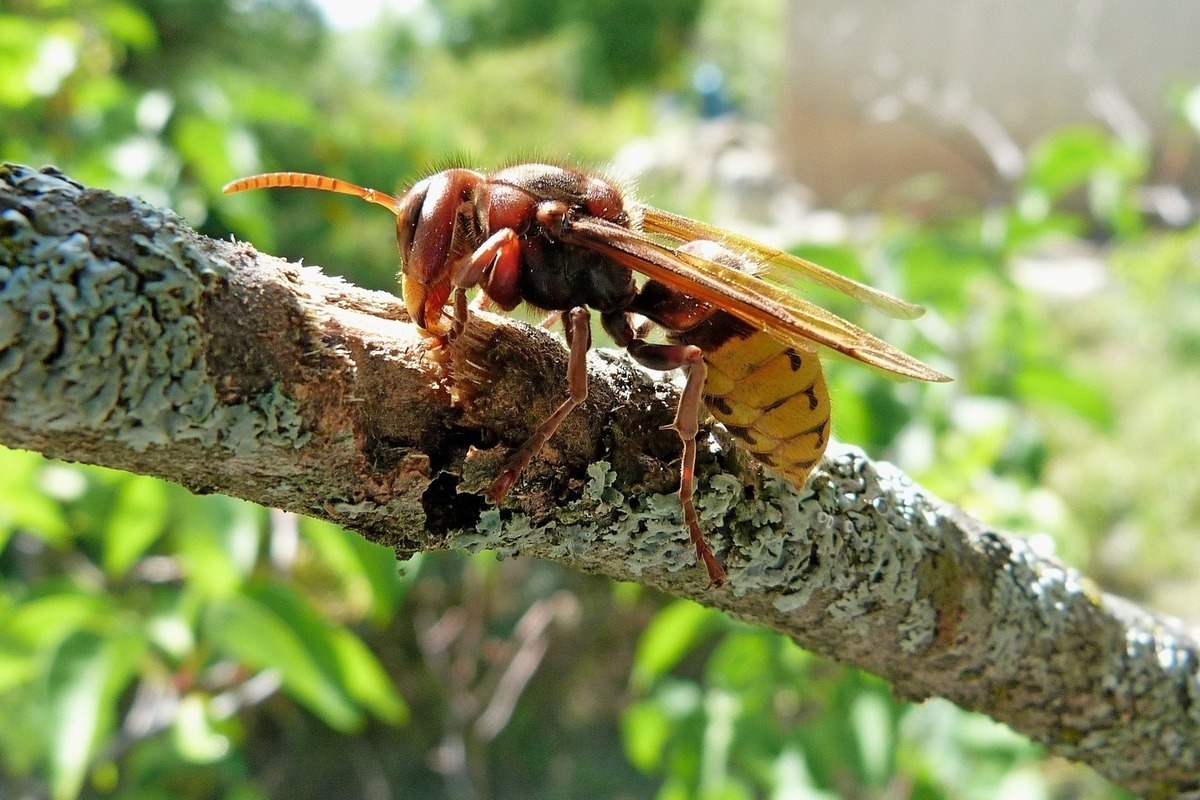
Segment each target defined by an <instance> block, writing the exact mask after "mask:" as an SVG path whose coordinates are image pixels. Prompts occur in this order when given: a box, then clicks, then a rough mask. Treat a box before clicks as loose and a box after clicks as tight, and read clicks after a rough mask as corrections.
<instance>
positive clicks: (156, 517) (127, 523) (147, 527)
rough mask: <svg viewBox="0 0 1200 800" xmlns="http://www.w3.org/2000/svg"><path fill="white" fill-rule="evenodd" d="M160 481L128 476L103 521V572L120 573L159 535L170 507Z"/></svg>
mask: <svg viewBox="0 0 1200 800" xmlns="http://www.w3.org/2000/svg"><path fill="white" fill-rule="evenodd" d="M167 492H168V487H167V485H166V484H164V483H163V482H162V481H159V480H155V479H154V478H147V477H144V476H140V475H130V476H129V478H128V479H127V480H125V481H123V482H122V483H121V484H120V486H119V487H118V489H117V498H116V502H115V503H114V505H113V508H112V509H111V511H110V512H109V514H108V517H107V519H106V520H105V522H104V559H103V560H104V571H105V572H106V573H107V574H108V575H109V576H110V577H113V578H119V577H121V576H123V575H124V574H125V573H126V572H127V571H128V570H129V568H130V567H131V566H133V564H134V562H136V561H137V560H138V559H139V558H141V556H142V554H143V553H145V552H146V550H147V549H148V548H149V547H150V546H151V545H152V544H154V542H155V541H156V540H157V539H158V537H159V536H160V535H161V534H162V532H163V530H164V528H165V525H166V521H167V513H168V511H169V509H170V506H169V502H168V498H167Z"/></svg>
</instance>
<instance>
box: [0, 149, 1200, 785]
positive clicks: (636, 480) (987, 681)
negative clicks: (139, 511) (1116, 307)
mask: <svg viewBox="0 0 1200 800" xmlns="http://www.w3.org/2000/svg"><path fill="white" fill-rule="evenodd" d="M589 372H590V375H589V387H590V397H589V399H588V401H587V403H586V404H585V406H584V407H583V408H582V409H580V410H578V411H577V412H576V413H574V414H573V415H572V416H571V417H570V418H569V419H568V421H567V423H566V424H565V425H564V427H563V429H562V431H561V432H560V433H559V435H558V436H556V437H555V438H554V440H553V441H552V442H551V444H550V446H549V447H548V448H547V450H546V452H545V453H544V454H543V455H542V457H540V458H538V459H536V460H535V461H534V463H533V464H532V465H531V467H530V469H529V470H528V471H527V473H526V475H525V476H524V477H523V478H522V481H521V482H520V483H519V485H518V487H517V490H516V491H515V492H514V493H513V495H512V496H511V497H510V499H509V500H507V501H506V502H505V503H504V505H503V506H502V507H501V508H499V509H496V508H491V507H489V506H488V505H486V504H485V502H484V501H483V499H482V497H481V495H482V491H483V489H484V488H485V487H486V486H487V483H488V481H489V479H490V477H491V476H492V475H493V474H494V472H495V470H496V469H497V467H498V465H499V463H500V462H501V461H502V459H503V457H504V455H505V453H507V452H508V448H510V447H512V446H514V445H515V444H517V443H519V442H520V441H521V440H522V438H523V437H524V435H525V433H526V432H528V431H529V429H530V428H531V427H532V426H533V425H535V424H536V423H537V422H538V421H539V420H540V419H542V418H544V417H545V416H546V415H547V414H548V413H549V411H551V410H552V409H553V407H554V406H555V405H556V404H557V403H558V402H559V401H560V400H561V399H562V398H563V397H564V396H565V351H564V349H563V347H562V345H561V343H560V342H559V340H558V339H557V338H555V337H553V336H551V335H550V334H547V333H546V332H544V331H541V330H537V329H534V328H531V327H529V326H527V325H521V324H517V323H514V322H511V321H508V320H505V319H502V318H498V317H493V316H489V315H479V316H477V317H476V318H474V319H473V321H472V323H471V325H470V326H469V328H468V333H467V334H466V335H464V336H463V337H461V338H460V339H459V340H457V341H456V343H455V345H454V346H453V347H449V348H443V349H440V350H430V349H429V348H428V346H427V342H426V341H425V340H424V339H423V338H422V336H421V334H420V332H419V331H417V330H416V329H415V328H414V327H413V326H412V325H410V324H408V322H407V321H406V318H405V316H404V313H403V309H402V306H401V304H400V302H399V301H398V300H397V299H396V298H394V297H392V296H391V295H387V294H383V293H378V292H367V291H363V290H361V289H358V288H355V287H353V286H351V285H349V284H347V283H345V282H343V281H341V280H338V279H336V278H330V277H327V276H325V275H323V274H321V272H320V271H319V270H318V269H315V268H312V267H301V266H298V265H295V264H290V263H286V262H283V261H280V260H278V259H276V258H272V257H270V256H265V255H261V254H258V253H256V252H255V251H254V250H253V249H252V248H251V247H249V246H247V245H244V244H239V243H231V242H220V241H214V240H211V239H206V238H204V237H201V236H199V235H198V234H196V233H195V232H193V231H191V230H190V229H188V228H187V227H186V226H185V225H184V224H183V223H182V222H181V221H180V220H178V219H177V218H176V217H174V216H173V215H171V214H170V213H169V212H164V211H160V210H158V209H155V208H153V207H151V206H149V205H147V204H145V203H143V202H141V201H138V200H134V199H129V198H123V197H118V196H114V195H112V194H109V193H107V192H104V191H98V190H90V189H86V188H84V187H83V186H81V185H79V184H77V183H75V182H73V181H71V180H70V179H68V178H66V177H65V176H63V175H61V174H58V173H55V172H53V171H43V172H38V171H34V170H31V169H28V168H25V167H16V166H5V167H3V168H2V169H0V443H3V444H5V445H7V446H10V447H20V448H27V449H31V450H38V451H40V452H43V453H45V454H47V455H49V456H53V457H57V458H64V459H69V460H74V461H84V462H88V463H94V464H103V465H106V466H110V467H117V468H120V469H126V470H130V471H134V472H139V473H143V474H148V475H156V476H160V477H163V478H167V479H170V480H173V481H177V482H179V483H181V484H183V485H184V486H187V487H189V488H190V489H192V490H193V491H196V492H221V493H226V494H230V495H236V496H238V497H243V498H247V499H250V500H254V501H256V502H259V503H262V504H264V505H270V506H278V507H281V508H286V509H290V510H293V511H297V512H301V513H305V514H311V515H314V516H319V517H324V518H327V519H332V520H334V521H336V522H339V523H341V524H342V525H344V526H346V527H348V528H350V529H353V530H356V531H358V532H360V533H361V534H362V535H364V536H366V537H367V538H369V539H371V540H373V541H376V542H381V543H383V544H387V545H390V546H393V547H395V548H396V550H397V553H398V554H399V555H401V556H403V555H406V554H410V553H413V552H417V551H422V550H433V549H440V548H460V549H466V550H479V549H488V550H495V551H498V552H500V553H502V554H504V555H518V554H519V555H526V556H537V557H541V558H547V559H551V560H554V561H558V562H561V563H563V564H567V565H570V566H573V567H575V568H578V569H583V570H587V571H592V572H598V573H602V574H605V575H608V576H611V577H612V578H615V579H621V580H633V581H637V582H640V583H643V584H645V585H648V586H654V587H657V588H659V589H661V590H663V591H665V592H668V593H670V594H673V595H676V596H680V597H688V598H691V599H693V600H696V601H697V602H700V603H703V604H705V605H708V606H712V607H716V608H721V609H724V610H726V611H727V612H729V613H730V614H733V615H735V616H737V617H738V618H740V619H743V620H745V621H747V622H750V623H753V624H756V625H762V626H765V627H768V628H771V629H774V630H776V631H779V632H781V633H784V634H786V635H788V636H791V637H792V638H794V639H795V640H796V641H797V642H798V643H800V644H801V645H802V646H804V647H806V648H808V649H810V650H813V651H816V652H819V653H821V654H824V655H827V656H830V657H832V658H835V659H837V660H839V661H842V662H844V663H848V664H852V665H855V666H857V667H860V668H863V669H866V670H870V671H871V672H874V673H876V674H878V675H881V676H883V677H884V678H886V679H887V680H888V681H890V682H891V683H892V684H893V686H894V687H895V691H896V693H897V694H898V695H900V696H903V697H907V698H912V699H917V700H919V699H922V698H926V697H930V696H934V695H937V696H941V697H945V698H948V699H950V700H952V701H954V702H955V703H957V704H958V705H960V706H962V707H964V708H968V709H972V710H977V711H982V712H984V713H987V714H989V715H991V716H992V717H994V718H995V719H998V720H1002V721H1004V722H1006V723H1008V724H1009V725H1011V726H1012V727H1013V728H1015V729H1016V730H1019V731H1022V732H1024V733H1026V734H1028V735H1029V736H1031V737H1032V738H1034V739H1036V740H1037V741H1039V742H1042V743H1043V744H1045V745H1046V746H1047V748H1048V749H1049V750H1050V751H1051V752H1054V753H1058V754H1061V755H1064V756H1066V757H1068V758H1072V759H1076V760H1079V761H1083V762H1086V763H1088V764H1091V765H1092V766H1093V767H1095V768H1096V769H1097V770H1098V771H1099V772H1101V773H1102V774H1104V775H1106V776H1107V777H1109V778H1110V779H1112V780H1113V781H1115V782H1116V783H1118V784H1120V785H1123V786H1125V787H1127V788H1129V789H1131V790H1132V791H1135V792H1137V793H1139V794H1142V795H1144V796H1148V797H1168V796H1170V797H1176V796H1189V797H1200V666H1198V665H1200V646H1198V644H1197V636H1196V633H1195V631H1189V630H1187V629H1185V628H1184V627H1183V626H1182V625H1181V624H1180V623H1178V622H1177V621H1173V620H1169V619H1164V618H1161V617H1156V616H1154V615H1152V614H1150V613H1148V612H1146V611H1143V610H1140V609H1138V608H1136V607H1134V606H1133V605H1131V604H1129V603H1127V602H1125V601H1122V600H1120V599H1119V598H1115V597H1112V596H1109V595H1106V594H1104V593H1102V592H1100V591H1099V590H1098V589H1097V588H1096V587H1095V586H1093V585H1092V584H1091V583H1089V581H1088V580H1087V579H1086V578H1084V577H1082V576H1081V575H1079V574H1078V573H1077V572H1075V571H1073V570H1071V569H1068V568H1066V567H1064V566H1063V565H1061V564H1060V563H1058V562H1056V561H1054V560H1051V559H1047V558H1044V557H1041V556H1039V555H1038V554H1036V553H1035V552H1033V550H1031V549H1030V547H1029V546H1028V545H1027V544H1025V543H1024V542H1023V541H1022V540H1020V539H1019V538H1016V537H1013V536H1011V535H1009V534H1006V533H1004V532H1001V531H997V530H994V529H992V528H990V527H988V526H987V525H985V524H984V523H982V522H979V521H976V520H973V519H971V518H969V517H968V516H966V515H965V514H964V513H963V512H961V511H960V510H958V509H956V508H954V507H953V506H950V505H947V504H945V503H943V502H941V501H939V500H938V499H936V498H934V497H931V496H930V495H929V494H927V493H926V492H925V491H923V490H922V489H921V488H920V487H917V486H915V485H914V484H913V483H912V482H911V481H910V480H909V479H908V478H906V477H905V476H904V475H903V474H902V473H901V472H899V471H898V470H896V469H895V468H894V467H892V466H890V465H888V464H885V463H876V462H872V461H871V460H870V459H868V458H866V457H865V456H864V455H863V453H862V452H860V451H858V450H855V449H853V448H848V447H842V446H837V445H835V446H834V447H833V448H832V452H831V453H830V455H829V456H828V457H827V458H826V460H825V462H824V464H823V465H822V466H821V467H820V468H819V469H818V470H817V471H816V473H815V474H814V475H813V477H812V478H811V479H810V481H809V483H808V485H807V487H806V488H804V489H803V490H797V489H795V488H793V487H791V486H790V485H788V484H787V483H786V482H784V481H782V480H779V479H777V478H775V477H773V476H772V475H770V474H769V473H764V472H763V471H762V470H761V469H760V468H759V467H758V466H757V465H756V464H755V463H754V462H753V461H751V460H750V459H749V458H747V457H745V456H743V455H741V454H740V453H739V452H738V451H736V450H735V449H733V448H732V447H731V446H730V445H729V442H728V439H727V438H726V437H724V436H723V435H722V432H721V431H720V430H719V429H716V430H706V431H704V432H702V434H701V435H702V437H703V442H702V444H703V445H704V446H702V447H701V448H700V450H701V461H700V464H699V471H700V477H701V479H700V481H699V484H700V487H701V489H700V493H699V495H698V497H697V504H698V506H699V509H700V514H701V518H702V521H703V524H704V525H705V527H706V529H707V530H708V532H709V538H710V542H711V544H712V545H713V548H714V550H716V551H717V552H718V553H719V554H720V555H721V557H722V558H723V560H724V562H725V565H726V568H727V570H728V573H729V583H728V585H727V586H726V587H725V588H722V589H707V588H706V581H705V578H704V573H703V570H702V569H701V568H699V567H698V566H697V565H696V564H695V554H694V552H693V550H692V549H691V547H690V545H689V543H688V538H687V534H686V532H685V531H684V529H683V527H682V526H681V524H680V513H679V505H678V502H677V500H676V498H675V496H674V488H675V481H676V480H677V473H676V472H675V470H674V468H673V466H672V461H673V460H674V459H676V458H677V455H678V441H677V440H676V438H675V435H674V434H673V433H672V432H670V431H663V430H660V426H662V425H663V424H665V423H666V422H669V421H670V419H671V416H672V413H673V406H674V402H675V397H676V394H675V391H676V390H675V388H674V387H673V386H672V385H670V384H666V383H662V382H657V383H656V382H655V381H654V380H653V379H652V378H651V377H650V376H648V375H647V374H646V373H644V372H642V371H640V370H639V369H637V368H635V367H634V366H632V365H631V364H630V361H629V360H628V359H626V358H624V357H623V356H622V355H621V354H613V353H607V352H597V353H593V354H592V356H591V359H590V362H589Z"/></svg>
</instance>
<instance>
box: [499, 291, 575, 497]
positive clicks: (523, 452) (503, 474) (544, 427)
mask: <svg viewBox="0 0 1200 800" xmlns="http://www.w3.org/2000/svg"><path fill="white" fill-rule="evenodd" d="M563 323H564V325H565V326H566V329H567V343H568V344H569V345H570V347H571V350H570V354H569V355H568V357H567V386H568V388H569V391H570V395H569V396H568V397H567V399H566V400H564V401H563V402H562V405H560V406H559V407H558V408H557V409H556V410H555V412H554V413H553V414H551V415H550V416H549V417H547V418H546V419H545V420H544V421H543V422H542V424H541V425H539V426H538V427H537V428H536V429H535V430H534V432H533V433H531V434H530V435H529V438H528V439H526V440H525V443H524V444H523V445H521V446H520V447H519V448H518V449H517V451H516V452H515V453H513V455H512V456H511V457H510V458H509V459H508V462H507V463H505V465H504V468H503V469H501V470H500V474H499V475H498V476H497V477H496V479H495V480H494V481H492V485H491V486H489V487H488V488H487V491H485V492H484V497H485V498H487V500H488V502H490V503H493V504H498V503H499V502H500V501H501V500H503V499H504V496H505V495H507V494H508V492H509V490H510V489H512V487H513V484H515V483H516V482H517V478H519V477H520V476H521V473H522V472H523V471H524V469H525V467H527V466H528V465H529V462H530V461H531V460H533V457H534V456H536V455H537V454H538V453H539V452H540V451H541V449H542V448H543V447H545V446H546V442H548V441H550V437H551V436H553V435H554V432H555V431H557V430H558V428H559V426H560V425H562V423H563V420H564V419H566V418H567V415H568V414H570V413H571V412H572V411H574V410H575V407H576V406H578V405H579V404H580V403H582V402H583V401H584V400H586V399H587V351H588V349H589V348H590V347H591V346H592V328H591V314H589V313H588V310H587V309H586V308H584V307H583V306H578V307H576V308H573V309H571V310H570V311H568V312H566V313H565V314H563Z"/></svg>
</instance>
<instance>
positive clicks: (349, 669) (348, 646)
mask: <svg viewBox="0 0 1200 800" xmlns="http://www.w3.org/2000/svg"><path fill="white" fill-rule="evenodd" d="M331 636H332V639H333V646H334V650H335V653H336V655H337V660H338V667H339V670H340V672H341V678H342V683H343V685H344V686H345V687H346V690H347V691H348V692H349V693H350V696H351V697H353V698H354V699H355V700H357V701H358V703H359V704H360V705H362V706H363V707H364V708H366V709H367V710H368V711H370V712H371V713H372V714H374V715H375V716H376V717H377V718H379V719H381V720H383V721H384V722H389V723H391V724H393V725H399V724H400V723H403V722H407V721H408V706H406V705H405V704H404V700H403V699H401V697H400V694H399V693H398V692H397V691H396V687H395V686H394V685H393V683H392V679H391V677H390V676H388V674H387V671H386V670H385V669H384V668H383V665H382V664H380V663H379V660H378V659H377V658H375V654H374V653H372V652H371V650H370V649H369V648H368V647H367V646H366V645H365V644H364V643H363V641H362V639H359V638H358V637H357V636H355V635H354V634H353V633H351V632H350V631H348V630H346V629H345V628H335V629H333V630H332V631H331Z"/></svg>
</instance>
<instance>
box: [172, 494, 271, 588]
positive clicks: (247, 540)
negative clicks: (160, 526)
mask: <svg viewBox="0 0 1200 800" xmlns="http://www.w3.org/2000/svg"><path fill="white" fill-rule="evenodd" d="M175 505H176V516H177V517H178V518H179V523H178V525H177V534H178V536H179V544H178V550H179V555H180V558H181V559H182V561H183V563H184V566H185V570H186V572H187V576H188V579H189V580H190V582H191V585H192V586H193V587H195V588H196V589H198V590H199V591H201V592H202V593H204V594H207V595H209V596H213V597H223V596H226V595H229V594H231V593H233V592H235V591H236V590H237V588H238V586H240V585H241V583H242V581H243V580H245V579H246V577H247V576H249V575H250V573H251V571H252V570H253V569H254V565H255V563H256V562H257V559H258V551H259V545H260V544H261V541H262V533H263V522H262V521H263V515H264V513H265V512H264V511H263V509H262V508H260V507H259V506H255V505H253V504H251V503H246V502H244V501H241V500H235V499H234V498H232V497H224V496H221V495H213V496H210V497H193V496H190V495H187V496H180V497H179V498H177V499H176V500H175Z"/></svg>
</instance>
